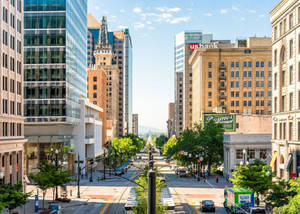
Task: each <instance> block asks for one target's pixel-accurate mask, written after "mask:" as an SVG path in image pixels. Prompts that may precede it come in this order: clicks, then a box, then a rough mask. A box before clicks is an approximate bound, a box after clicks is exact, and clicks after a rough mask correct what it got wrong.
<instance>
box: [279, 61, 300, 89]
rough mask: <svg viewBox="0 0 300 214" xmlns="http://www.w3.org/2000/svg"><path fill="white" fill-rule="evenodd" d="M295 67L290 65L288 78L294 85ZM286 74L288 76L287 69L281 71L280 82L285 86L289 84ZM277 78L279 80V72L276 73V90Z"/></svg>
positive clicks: (299, 67)
mask: <svg viewBox="0 0 300 214" xmlns="http://www.w3.org/2000/svg"><path fill="white" fill-rule="evenodd" d="M294 75H295V74H294V67H293V66H292V65H291V66H290V67H289V72H288V78H289V79H288V80H289V84H290V85H292V84H293V81H294V78H295V77H294ZM286 76H287V72H285V70H282V71H281V79H280V84H281V87H285V86H287V84H286V79H287V78H286ZM277 80H278V74H277V73H274V90H277ZM299 81H300V62H298V82H299Z"/></svg>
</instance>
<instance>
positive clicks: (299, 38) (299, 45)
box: [298, 34, 300, 54]
mask: <svg viewBox="0 0 300 214" xmlns="http://www.w3.org/2000/svg"><path fill="white" fill-rule="evenodd" d="M298 54H300V34H299V35H298Z"/></svg>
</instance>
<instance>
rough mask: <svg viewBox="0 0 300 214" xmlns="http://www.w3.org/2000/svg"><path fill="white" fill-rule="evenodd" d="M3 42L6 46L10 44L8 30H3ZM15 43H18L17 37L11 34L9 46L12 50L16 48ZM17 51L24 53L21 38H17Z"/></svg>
mask: <svg viewBox="0 0 300 214" xmlns="http://www.w3.org/2000/svg"><path fill="white" fill-rule="evenodd" d="M2 43H3V44H4V45H6V46H7V45H8V33H7V31H6V30H3V31H2ZM15 43H16V40H15V37H14V36H13V35H10V42H9V47H10V48H11V49H12V50H15ZM17 52H18V53H19V54H21V53H22V44H21V41H20V40H17Z"/></svg>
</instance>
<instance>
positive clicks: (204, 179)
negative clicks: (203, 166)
mask: <svg viewBox="0 0 300 214" xmlns="http://www.w3.org/2000/svg"><path fill="white" fill-rule="evenodd" d="M203 181H204V182H206V176H205V174H203Z"/></svg>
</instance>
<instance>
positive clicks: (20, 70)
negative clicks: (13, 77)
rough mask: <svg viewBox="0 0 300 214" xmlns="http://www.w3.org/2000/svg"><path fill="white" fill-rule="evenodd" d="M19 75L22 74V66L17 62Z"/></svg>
mask: <svg viewBox="0 0 300 214" xmlns="http://www.w3.org/2000/svg"><path fill="white" fill-rule="evenodd" d="M17 73H18V74H22V64H21V62H20V61H17Z"/></svg>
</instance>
